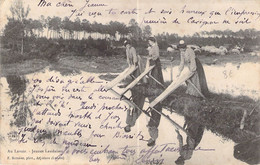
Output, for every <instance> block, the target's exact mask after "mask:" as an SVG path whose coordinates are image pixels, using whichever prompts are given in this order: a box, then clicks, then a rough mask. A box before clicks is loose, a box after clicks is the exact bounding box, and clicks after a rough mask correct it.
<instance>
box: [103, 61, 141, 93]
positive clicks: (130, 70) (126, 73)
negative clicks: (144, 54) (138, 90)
mask: <svg viewBox="0 0 260 165" xmlns="http://www.w3.org/2000/svg"><path fill="white" fill-rule="evenodd" d="M137 68H138V66H132V67H130V68H128V69H126V70H125V71H123V72H122V73H120V74H119V75H118V76H117V77H116V78H115V79H113V80H112V81H110V82H109V83H108V84H107V85H106V86H105V89H111V88H113V87H114V86H115V85H116V84H117V83H119V82H121V81H122V80H124V79H125V78H126V77H127V76H129V75H130V74H132V73H133V72H134V71H135V70H136V69H137Z"/></svg>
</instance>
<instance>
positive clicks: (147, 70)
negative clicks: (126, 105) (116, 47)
mask: <svg viewBox="0 0 260 165" xmlns="http://www.w3.org/2000/svg"><path fill="white" fill-rule="evenodd" d="M154 67H155V65H153V66H149V68H147V69H145V71H144V72H143V73H142V74H140V75H139V76H138V77H137V78H136V79H135V80H134V81H132V82H131V83H130V84H129V85H128V86H127V87H126V88H125V90H124V91H123V92H121V95H123V94H125V93H126V92H127V91H128V90H129V89H131V88H133V87H134V86H135V85H136V84H137V83H138V82H139V81H140V80H141V79H142V78H143V77H144V76H145V75H147V74H148V73H149V72H150V71H151V70H152V69H153V68H154Z"/></svg>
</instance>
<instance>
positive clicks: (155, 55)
mask: <svg viewBox="0 0 260 165" xmlns="http://www.w3.org/2000/svg"><path fill="white" fill-rule="evenodd" d="M149 56H150V57H151V59H150V65H154V63H155V60H157V59H158V58H159V47H158V46H157V45H154V46H153V47H152V48H151V50H150V51H149Z"/></svg>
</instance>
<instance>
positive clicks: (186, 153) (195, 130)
mask: <svg viewBox="0 0 260 165" xmlns="http://www.w3.org/2000/svg"><path fill="white" fill-rule="evenodd" d="M204 128H205V127H204V126H203V125H201V124H198V123H196V122H194V121H192V119H191V118H189V117H185V123H184V129H185V130H186V131H187V133H188V135H187V138H186V143H187V144H185V145H183V137H182V135H181V134H180V133H179V131H178V130H176V132H177V134H178V136H177V138H178V141H179V148H180V156H179V158H178V159H177V160H176V161H175V163H176V164H184V163H185V160H188V159H190V158H191V157H192V154H193V151H194V149H195V148H196V147H197V146H198V144H199V143H200V141H201V139H202V136H203V133H204Z"/></svg>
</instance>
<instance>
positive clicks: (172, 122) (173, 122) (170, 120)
mask: <svg viewBox="0 0 260 165" xmlns="http://www.w3.org/2000/svg"><path fill="white" fill-rule="evenodd" d="M151 109H152V110H153V111H155V112H156V113H158V114H160V115H162V116H163V117H165V118H166V119H167V120H168V121H169V122H170V123H171V124H172V125H174V126H175V127H176V128H177V129H178V130H179V129H180V130H182V131H183V132H184V133H186V135H189V133H188V132H187V131H186V130H185V129H184V128H183V127H182V126H180V125H179V124H178V123H176V122H175V121H174V120H172V119H171V118H170V117H169V116H168V115H166V114H164V113H162V112H159V111H157V110H156V109H155V108H152V107H151Z"/></svg>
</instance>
